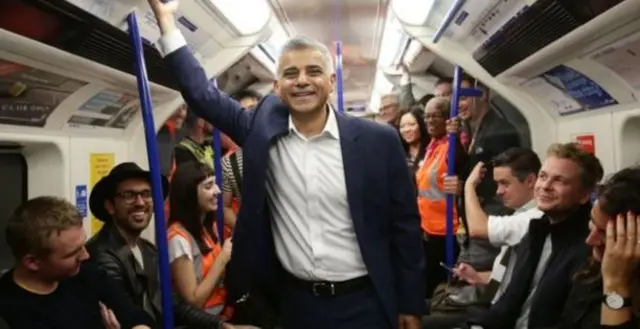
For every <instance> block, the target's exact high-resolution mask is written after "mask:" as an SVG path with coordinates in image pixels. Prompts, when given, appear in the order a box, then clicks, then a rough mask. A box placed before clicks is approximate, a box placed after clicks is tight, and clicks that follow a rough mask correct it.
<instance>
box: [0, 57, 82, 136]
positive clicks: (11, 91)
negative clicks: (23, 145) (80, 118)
mask: <svg viewBox="0 0 640 329" xmlns="http://www.w3.org/2000/svg"><path fill="white" fill-rule="evenodd" d="M86 84H87V83H86V82H83V81H79V80H75V79H71V78H68V77H65V76H62V75H59V74H55V73H51V72H47V71H44V70H40V69H36V68H33V67H29V66H26V65H22V64H18V63H15V62H11V61H7V60H4V59H0V124H10V125H19V126H32V127H44V125H45V124H46V123H47V118H49V116H50V115H51V113H52V112H53V110H55V108H56V107H58V105H60V103H62V102H63V101H64V100H65V99H66V98H67V97H69V96H71V94H73V93H75V92H76V91H78V90H79V89H80V88H82V87H84V86H85V85H86Z"/></svg>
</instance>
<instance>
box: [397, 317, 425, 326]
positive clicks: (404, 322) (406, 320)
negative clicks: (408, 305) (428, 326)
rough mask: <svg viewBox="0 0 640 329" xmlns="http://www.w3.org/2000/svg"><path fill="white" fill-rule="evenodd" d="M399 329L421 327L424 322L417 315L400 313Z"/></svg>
mask: <svg viewBox="0 0 640 329" xmlns="http://www.w3.org/2000/svg"><path fill="white" fill-rule="evenodd" d="M398 324H399V326H398V328H399V329H420V327H422V323H421V322H420V318H419V317H417V316H415V315H408V314H400V315H399V316H398Z"/></svg>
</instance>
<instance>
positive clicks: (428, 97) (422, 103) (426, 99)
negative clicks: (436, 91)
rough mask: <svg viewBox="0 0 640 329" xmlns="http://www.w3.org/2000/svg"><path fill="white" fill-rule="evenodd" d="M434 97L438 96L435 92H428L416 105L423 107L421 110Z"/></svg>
mask: <svg viewBox="0 0 640 329" xmlns="http://www.w3.org/2000/svg"><path fill="white" fill-rule="evenodd" d="M434 97H436V96H434V95H433V94H426V95H424V96H422V97H421V98H420V100H418V102H417V104H416V105H418V106H420V107H422V108H421V110H423V109H424V107H425V106H427V103H429V101H430V100H431V99H432V98H434Z"/></svg>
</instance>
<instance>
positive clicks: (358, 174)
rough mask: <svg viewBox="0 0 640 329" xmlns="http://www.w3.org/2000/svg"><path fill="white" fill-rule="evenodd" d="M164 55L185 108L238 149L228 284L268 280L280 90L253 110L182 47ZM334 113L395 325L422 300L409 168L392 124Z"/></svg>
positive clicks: (362, 233) (366, 254) (284, 116)
mask: <svg viewBox="0 0 640 329" xmlns="http://www.w3.org/2000/svg"><path fill="white" fill-rule="evenodd" d="M166 61H167V63H168V64H169V67H170V68H171V71H172V73H173V74H174V76H175V78H176V79H177V82H178V84H179V86H180V90H181V92H182V96H183V97H184V99H185V101H186V103H187V104H188V105H189V108H190V109H192V110H193V111H194V112H195V113H196V114H198V115H199V116H200V117H202V118H203V119H205V120H207V121H209V122H211V124H213V125H214V126H215V127H216V128H219V129H220V130H221V131H223V132H224V133H225V134H227V135H228V136H229V137H231V139H232V140H233V141H235V142H236V143H237V144H238V145H240V146H241V147H242V148H243V150H244V175H243V182H242V191H243V194H242V205H241V208H240V212H239V214H238V221H237V223H236V228H235V232H234V239H233V255H232V257H231V259H232V260H231V263H232V264H231V265H232V266H231V268H232V269H234V270H233V271H231V272H232V273H229V274H228V277H233V278H234V280H239V281H241V282H242V283H241V284H239V285H238V286H234V287H233V288H235V289H240V290H243V289H244V292H246V291H248V289H249V288H248V287H249V284H250V283H252V281H251V280H252V279H253V280H257V281H261V282H263V283H273V282H275V280H276V277H275V276H276V273H277V270H276V269H277V268H278V266H279V263H278V262H277V258H276V256H275V248H274V245H273V237H272V234H271V228H270V227H271V216H270V212H269V209H268V206H267V205H266V197H267V194H266V193H267V192H266V172H267V159H268V157H269V148H270V147H271V145H272V144H273V143H274V142H275V141H276V140H277V139H278V138H279V137H280V136H283V135H285V134H287V133H288V132H289V109H288V107H287V106H286V105H285V104H284V103H283V102H282V100H281V99H280V98H279V97H277V96H275V95H268V96H266V97H264V98H263V99H262V100H261V101H260V104H258V106H257V107H256V109H255V110H254V111H252V112H250V111H245V110H243V109H242V107H241V106H240V104H238V103H237V102H236V101H234V100H233V99H232V98H230V97H229V96H228V95H227V94H225V93H224V92H221V91H219V90H218V89H216V88H215V87H214V86H213V84H211V83H209V81H208V79H207V77H206V75H205V72H204V70H203V69H202V68H201V66H200V64H199V63H198V61H197V60H196V59H195V58H194V57H193V56H192V55H191V53H190V52H189V50H188V49H187V47H182V48H180V49H178V50H176V51H175V52H173V53H171V54H169V55H168V56H167V57H166ZM336 117H337V121H338V129H339V130H340V144H341V148H342V157H343V161H344V171H345V179H346V186H347V198H348V202H349V209H350V212H351V217H352V218H353V222H354V226H355V232H356V235H357V239H358V244H359V245H360V249H361V251H362V257H363V259H364V263H365V264H366V267H367V270H368V272H369V275H370V277H371V279H372V281H373V284H374V286H375V289H376V291H377V294H378V296H379V298H380V300H381V302H382V303H383V305H384V307H385V309H386V311H387V313H388V316H389V319H390V321H391V323H392V324H393V327H397V325H398V318H397V315H398V313H401V314H414V315H420V314H422V313H423V308H424V305H425V302H424V297H425V296H424V264H425V260H424V252H423V249H422V238H421V234H422V233H421V228H420V216H419V213H418V207H417V202H416V195H415V192H414V189H413V185H412V181H411V177H410V175H411V174H410V173H409V168H408V167H407V163H406V160H405V155H404V152H403V149H402V145H401V143H400V139H399V137H398V134H397V132H396V131H394V129H393V128H392V127H390V126H388V125H383V124H379V123H376V122H373V121H368V120H365V119H359V118H353V117H349V116H346V115H341V114H338V113H336ZM240 278H242V279H240ZM229 288H230V289H232V287H229ZM232 290H233V289H232ZM237 293H239V292H238V291H235V293H234V291H230V294H231V295H235V294H237Z"/></svg>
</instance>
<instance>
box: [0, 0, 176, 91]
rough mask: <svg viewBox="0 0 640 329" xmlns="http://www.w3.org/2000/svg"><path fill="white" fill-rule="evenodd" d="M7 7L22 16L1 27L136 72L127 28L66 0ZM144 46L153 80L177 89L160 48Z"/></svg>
mask: <svg viewBox="0 0 640 329" xmlns="http://www.w3.org/2000/svg"><path fill="white" fill-rule="evenodd" d="M7 6H10V7H11V9H10V12H11V13H12V15H13V16H14V18H15V16H19V17H20V19H11V18H3V19H2V20H0V28H3V29H5V30H8V31H11V32H13V33H16V34H19V35H21V36H24V37H27V38H29V39H33V40H36V41H39V42H42V43H44V44H47V45H49V46H52V47H55V48H58V49H60V50H63V51H66V52H68V53H71V54H73V55H76V56H80V57H83V58H85V59H88V60H90V61H92V62H96V63H99V64H102V65H105V66H108V67H111V68H113V69H115V70H118V71H121V72H124V73H128V74H131V75H135V72H134V65H133V61H132V58H134V57H135V56H134V49H133V47H132V46H131V42H130V41H129V36H128V34H127V33H126V32H125V31H122V30H120V29H119V28H117V27H115V26H113V25H111V24H109V23H107V22H105V21H103V20H102V19H100V18H97V17H96V16H93V15H92V14H90V13H88V12H86V11H84V10H83V9H80V8H78V7H76V6H75V5H73V4H71V3H69V2H66V1H55V0H9V1H8V4H3V7H5V8H3V9H5V10H6V9H7ZM34 22H37V23H38V24H34ZM143 46H144V57H145V58H144V59H145V63H146V66H147V74H148V76H149V80H150V81H152V82H154V83H157V84H159V85H162V86H165V87H168V88H172V89H177V85H176V83H175V80H174V79H173V78H172V77H171V75H170V73H169V72H170V70H169V68H168V67H167V66H166V65H165V64H164V62H163V60H162V56H161V55H160V53H159V51H158V50H157V49H156V48H155V47H154V46H153V45H151V43H149V42H148V41H146V40H144V42H143Z"/></svg>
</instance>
